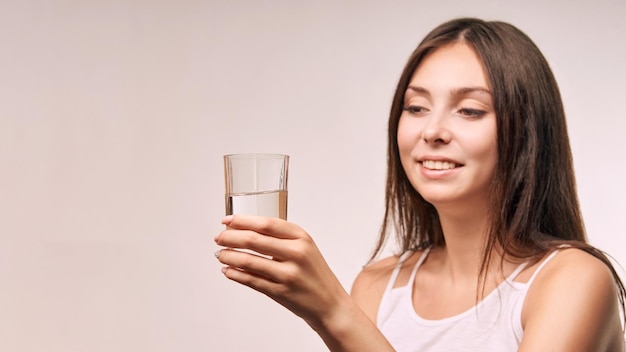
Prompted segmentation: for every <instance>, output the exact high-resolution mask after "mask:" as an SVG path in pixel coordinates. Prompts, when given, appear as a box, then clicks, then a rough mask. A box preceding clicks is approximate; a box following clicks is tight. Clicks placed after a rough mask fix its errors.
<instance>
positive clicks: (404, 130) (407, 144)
mask: <svg viewBox="0 0 626 352" xmlns="http://www.w3.org/2000/svg"><path fill="white" fill-rule="evenodd" d="M397 138H398V150H399V151H400V157H401V158H404V157H406V156H407V155H410V154H411V150H412V149H413V146H414V144H415V139H416V138H415V131H414V129H413V128H411V126H410V124H407V123H406V120H405V119H403V118H400V121H399V123H398V133H397Z"/></svg>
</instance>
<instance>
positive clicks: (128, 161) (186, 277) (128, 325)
mask: <svg viewBox="0 0 626 352" xmlns="http://www.w3.org/2000/svg"><path fill="white" fill-rule="evenodd" d="M460 15H471V16H480V17H484V18H488V19H502V20H506V21H510V22H512V23H513V24H515V25H517V26H519V27H520V28H521V29H523V30H524V31H526V32H527V33H528V34H529V35H530V36H531V37H532V38H534V39H535V41H536V42H537V44H538V45H539V46H540V48H541V49H542V50H543V51H544V53H545V54H546V56H547V57H548V59H549V61H550V62H551V64H552V66H553V69H554V71H555V74H556V76H557V79H558V81H559V82H560V84H561V88H562V93H563V97H564V100H565V104H566V109H567V113H568V119H569V128H570V131H571V141H572V146H573V150H574V155H575V165H576V172H577V176H578V182H579V190H580V198H581V202H582V207H583V211H584V216H585V220H586V222H587V225H588V230H589V237H590V240H591V242H592V243H593V244H595V245H597V246H599V247H600V248H602V249H604V250H607V251H608V252H609V253H610V254H612V255H613V256H614V257H615V258H616V259H617V260H618V261H620V262H621V263H626V245H624V244H623V243H624V239H623V237H624V234H625V232H624V226H623V219H624V217H625V216H626V186H625V185H624V183H625V182H624V180H626V166H624V162H623V160H622V158H623V156H624V152H625V151H626V139H624V138H623V136H624V132H625V131H626V116H625V111H626V110H625V107H624V103H625V96H626V88H624V87H626V69H625V68H624V63H626V40H625V38H626V22H625V21H624V20H623V19H624V16H625V15H626V0H596V1H587V0H573V1H566V0H562V1H552V2H549V1H547V2H546V1H543V0H523V1H497V0H477V1H471V2H470V1H461V0H458V1H451V0H447V1H417V0H415V1H331V0H323V1H253V0H249V1H190V0H183V1H165V0H159V1H147V0H124V1H122V0H113V1H104V0H102V1H78V0H75V1H70V0H67V1H62V0H56V1H55V0H52V1H43V0H41V1H33V0H25V1H18V0H15V1H6V0H2V1H0V50H1V55H0V350H2V351H20V352H21V351H48V352H54V351H273V352H275V351H305V352H306V351H321V350H324V347H323V344H322V343H321V342H320V341H319V339H318V338H317V336H316V335H315V333H314V332H313V331H311V330H310V329H309V328H308V326H306V324H305V323H303V322H302V321H300V320H299V319H298V318H296V317H294V316H292V315H291V314H290V313H289V312H287V311H286V310H284V309H283V308H282V307H280V306H278V305H276V304H275V303H273V302H272V301H271V300H269V299H268V298H266V297H265V296H262V295H260V294H257V293H256V292H252V291H250V290H248V289H247V288H243V287H240V286H238V285H235V284H233V283H231V282H229V281H227V280H226V279H224V278H223V277H222V276H221V274H220V272H219V269H220V266H219V265H218V263H217V262H216V260H215V259H214V258H213V252H214V251H215V250H216V249H217V247H216V246H215V245H214V243H213V241H212V239H213V237H214V236H215V235H216V234H217V233H218V232H219V231H220V230H221V229H222V227H221V226H220V224H219V221H220V219H221V217H222V214H223V211H224V204H223V171H222V160H221V156H222V155H223V154H225V153H234V152H250V151H256V152H274V153H287V154H290V155H291V156H292V162H291V173H290V198H289V217H290V219H291V220H293V221H295V222H297V223H299V224H300V225H302V226H303V227H304V228H306V229H307V230H308V231H309V232H310V233H311V234H312V235H313V236H314V237H315V239H316V240H317V242H318V244H319V246H320V247H321V249H322V251H323V252H324V253H325V254H326V257H327V260H328V261H329V263H330V265H331V266H332V267H333V268H334V269H335V271H336V273H337V275H338V276H339V278H340V280H341V281H342V283H344V285H345V286H346V288H349V287H350V285H351V283H352V279H353V278H354V276H355V275H356V274H357V272H358V271H359V269H360V266H361V265H362V264H363V263H364V262H365V260H366V258H367V256H368V254H369V253H370V250H371V248H372V246H373V244H374V239H375V238H376V236H377V231H378V228H379V226H380V220H381V218H382V212H383V192H384V173H385V138H386V132H385V129H386V119H387V111H388V108H389V105H390V100H391V94H392V92H393V88H394V84H395V82H396V79H397V78H398V76H399V73H400V71H401V69H402V66H403V64H404V61H405V60H406V58H407V57H408V55H409V53H410V52H411V51H412V49H413V48H414V46H415V45H416V44H417V42H418V41H419V40H420V39H421V37H422V36H423V35H425V34H426V32H427V31H428V30H430V29H431V28H432V27H433V26H435V25H436V24H439V23H440V22H442V21H444V20H447V19H450V18H452V17H455V16H460Z"/></svg>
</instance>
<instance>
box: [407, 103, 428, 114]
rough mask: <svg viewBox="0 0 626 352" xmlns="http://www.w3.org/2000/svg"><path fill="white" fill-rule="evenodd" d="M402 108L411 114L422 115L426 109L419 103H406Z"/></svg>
mask: <svg viewBox="0 0 626 352" xmlns="http://www.w3.org/2000/svg"><path fill="white" fill-rule="evenodd" d="M402 110H404V111H406V112H408V113H409V114H411V115H422V114H424V113H425V112H427V111H428V110H427V109H426V108H425V107H422V106H419V105H408V106H405V107H403V108H402Z"/></svg>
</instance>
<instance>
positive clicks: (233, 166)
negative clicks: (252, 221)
mask: <svg viewBox="0 0 626 352" xmlns="http://www.w3.org/2000/svg"><path fill="white" fill-rule="evenodd" d="M288 168H289V156H288V155H284V154H260V153H248V154H228V155H224V176H225V181H226V215H231V214H246V215H260V216H269V217H275V218H281V219H284V220H287V171H288Z"/></svg>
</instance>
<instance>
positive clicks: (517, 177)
mask: <svg viewBox="0 0 626 352" xmlns="http://www.w3.org/2000/svg"><path fill="white" fill-rule="evenodd" d="M459 41H461V42H463V43H465V44H467V45H469V46H470V47H471V48H473V49H474V51H475V52H476V53H477V55H478V56H479V58H480V59H481V61H482V64H483V66H484V68H485V70H486V74H487V76H488V83H489V86H490V89H491V92H492V96H493V102H494V110H495V114H496V121H497V148H498V160H497V165H496V170H495V176H494V180H493V187H491V189H492V193H491V195H490V196H491V200H492V202H491V207H492V208H491V212H490V214H491V215H490V219H489V220H490V230H489V233H488V238H487V243H486V246H485V250H484V252H483V259H482V264H481V268H480V277H481V278H482V279H484V277H485V275H486V272H487V269H488V267H489V258H490V257H491V255H492V253H493V252H494V250H496V248H501V249H502V251H503V253H502V258H503V260H504V257H505V256H507V257H512V258H518V259H523V260H531V261H533V260H538V259H539V258H540V257H542V256H543V255H545V254H546V253H547V252H549V251H550V250H553V249H554V248H556V247H558V246H559V245H563V244H567V245H570V246H572V247H576V248H580V249H582V250H584V251H586V252H588V253H590V254H592V255H593V256H595V257H597V258H598V259H600V260H601V261H603V262H604V263H605V264H606V265H607V266H608V267H609V268H610V270H611V272H612V274H613V277H614V279H615V282H616V285H617V288H618V293H619V300H620V304H621V306H622V311H623V310H624V297H625V295H626V292H625V290H624V285H623V283H622V281H621V279H620V278H619V275H618V273H617V272H616V270H615V268H614V267H613V265H612V263H611V261H610V260H609V259H608V257H607V256H606V255H605V254H604V253H603V252H602V251H600V250H598V249H596V248H595V247H593V246H591V245H589V244H588V243H587V238H586V235H585V229H584V224H583V220H582V216H581V213H580V207H579V203H578V197H577V194H576V184H575V178H574V170H573V162H572V154H571V149H570V145H569V137H568V133H567V126H566V121H565V112H564V109H563V105H562V101H561V95H560V92H559V88H558V85H557V82H556V80H555V79H554V76H553V74H552V71H551V69H550V66H549V64H548V62H547V61H546V59H545V58H544V56H543V54H542V53H541V51H540V50H539V49H538V48H537V46H536V45H535V44H534V43H533V41H532V40H531V39H530V38H529V37H528V36H527V35H526V34H524V33H523V32H522V31H520V30H519V29H517V28H516V27H514V26H512V25H510V24H508V23H504V22H487V21H483V20H480V19H474V18H460V19H455V20H452V21H449V22H446V23H444V24H442V25H440V26H438V27H437V28H435V29H434V30H432V31H431V32H430V33H429V34H428V35H426V37H425V38H424V40H423V41H422V42H421V43H420V44H419V45H418V47H417V48H416V49H415V51H413V53H412V54H411V56H410V57H409V60H408V62H407V64H406V66H405V67H404V70H403V71H402V75H401V76H400V80H399V82H398V85H397V88H396V91H395V94H394V97H393V103H392V106H391V112H390V116H389V127H388V145H387V148H388V151H387V164H388V168H387V187H386V210H385V216H384V221H383V225H382V228H381V235H380V238H379V241H378V243H377V245H376V247H375V250H374V253H373V255H372V259H373V258H375V257H376V256H377V255H378V254H379V253H380V252H381V251H382V249H383V247H384V245H385V242H386V240H387V238H388V237H389V236H390V232H391V230H392V227H393V230H395V231H394V232H395V237H396V241H397V244H398V245H399V247H400V248H399V249H400V251H401V252H406V251H409V250H419V249H425V248H427V247H431V246H432V247H438V246H443V245H445V240H444V237H443V232H442V229H441V224H440V222H439V216H438V214H437V211H436V209H435V208H434V206H433V205H431V204H430V203H428V202H427V201H426V200H424V198H422V196H421V195H420V194H419V193H418V192H417V191H416V190H415V189H414V188H413V187H412V185H411V184H410V182H409V180H408V178H407V176H406V174H405V172H404V169H403V168H402V165H401V163H400V155H399V151H398V143H397V133H398V122H399V119H400V115H401V114H402V110H403V105H404V94H405V91H406V89H407V86H408V84H409V81H410V79H411V77H412V75H413V73H414V72H415V70H416V69H417V67H418V66H419V64H420V63H421V62H422V60H423V59H424V58H425V57H426V56H427V55H428V54H430V53H432V52H433V51H435V50H437V49H438V48H440V47H442V46H445V45H448V44H451V43H454V42H459ZM482 279H481V280H482ZM479 281H480V280H479ZM483 283H484V281H483ZM483 287H484V286H483Z"/></svg>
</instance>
